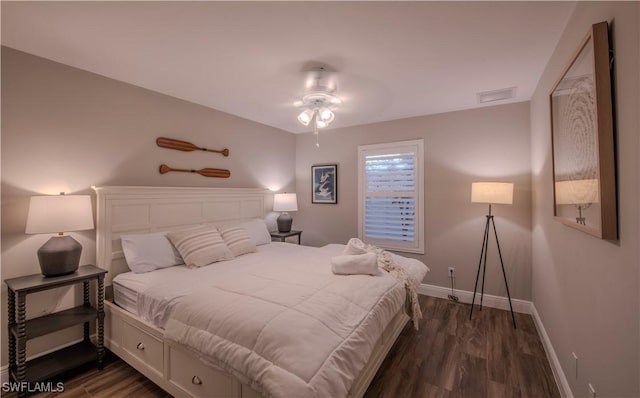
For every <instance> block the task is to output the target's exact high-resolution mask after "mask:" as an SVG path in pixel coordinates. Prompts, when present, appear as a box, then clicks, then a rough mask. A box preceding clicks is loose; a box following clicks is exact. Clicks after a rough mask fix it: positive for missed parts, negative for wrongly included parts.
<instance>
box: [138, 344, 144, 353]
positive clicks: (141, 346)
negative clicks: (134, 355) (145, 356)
mask: <svg viewBox="0 0 640 398" xmlns="http://www.w3.org/2000/svg"><path fill="white" fill-rule="evenodd" d="M136 348H137V349H139V350H140V351H142V350H144V344H142V342H140V343H138V345H137V346H136Z"/></svg>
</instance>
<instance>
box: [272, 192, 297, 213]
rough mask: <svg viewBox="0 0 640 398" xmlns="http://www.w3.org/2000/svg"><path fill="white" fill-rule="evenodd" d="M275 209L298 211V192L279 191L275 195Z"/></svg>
mask: <svg viewBox="0 0 640 398" xmlns="http://www.w3.org/2000/svg"><path fill="white" fill-rule="evenodd" d="M273 211H298V199H297V198H296V194H295V193H277V194H275V195H273Z"/></svg>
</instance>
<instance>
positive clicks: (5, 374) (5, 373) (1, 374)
mask: <svg viewBox="0 0 640 398" xmlns="http://www.w3.org/2000/svg"><path fill="white" fill-rule="evenodd" d="M89 338H90V339H91V341H92V342H93V343H94V344H95V342H96V335H95V334H92V335H91V336H89ZM82 340H83V339H77V340H73V341H70V342H68V343H66V344H63V345H61V346H59V347H54V348H52V349H50V350H47V351H43V352H39V353H37V354H36V355H32V356H30V357H27V361H30V360H32V359H36V358H39V357H42V356H45V355H47V354H50V353H52V352H54V351H58V350H61V349H63V348H66V347H69V346H72V345H74V344H77V343H79V342H81V341H82ZM8 382H9V365H4V366H3V367H1V368H0V384H3V383H8Z"/></svg>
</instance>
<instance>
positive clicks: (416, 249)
mask: <svg viewBox="0 0 640 398" xmlns="http://www.w3.org/2000/svg"><path fill="white" fill-rule="evenodd" d="M408 146H415V147H416V148H417V159H416V160H417V167H416V181H415V183H416V192H417V195H418V198H417V214H416V217H415V222H416V228H415V236H416V238H415V245H413V246H406V245H398V244H394V242H392V241H387V242H381V241H375V242H367V241H366V240H365V237H364V208H365V206H364V200H365V197H366V195H365V185H366V178H365V177H366V176H365V174H364V173H365V169H364V158H365V156H366V155H367V154H371V153H375V152H388V151H392V150H393V149H394V148H399V147H403V148H406V147H408ZM358 237H359V238H360V239H361V240H362V241H363V242H366V243H372V244H375V245H376V246H380V247H382V248H383V249H387V250H393V251H399V252H406V253H419V254H424V240H425V239H424V139H418V140H409V141H399V142H391V143H385V144H373V145H359V146H358Z"/></svg>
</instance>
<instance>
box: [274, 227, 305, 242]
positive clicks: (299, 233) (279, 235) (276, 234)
mask: <svg viewBox="0 0 640 398" xmlns="http://www.w3.org/2000/svg"><path fill="white" fill-rule="evenodd" d="M270 234H271V238H275V239H278V240H279V241H280V242H284V241H285V239H287V238H289V237H291V236H297V237H298V244H300V239H301V237H302V231H295V230H291V231H289V232H278V231H275V232H270Z"/></svg>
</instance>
